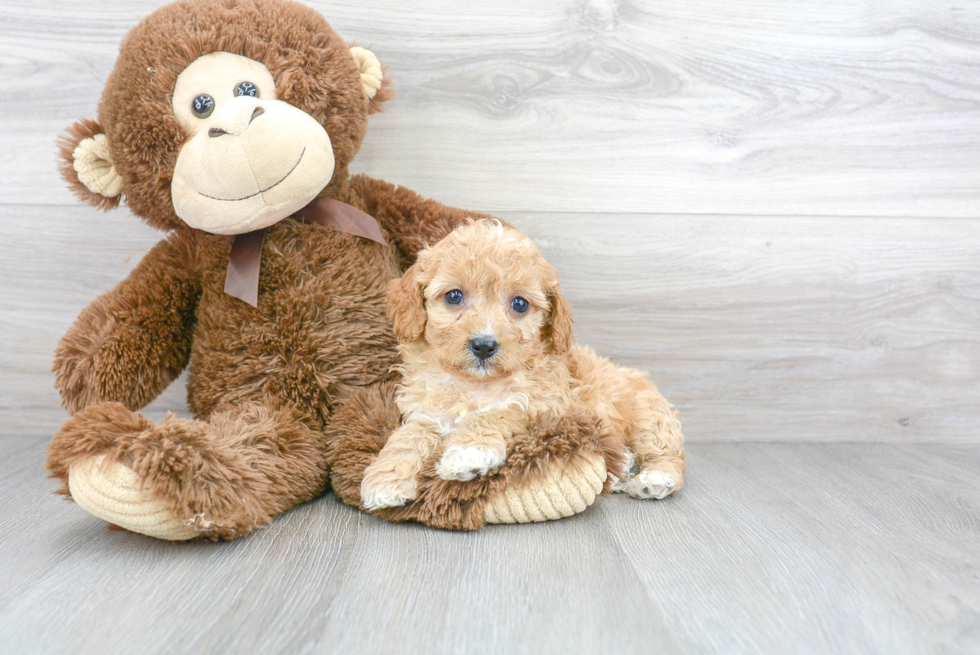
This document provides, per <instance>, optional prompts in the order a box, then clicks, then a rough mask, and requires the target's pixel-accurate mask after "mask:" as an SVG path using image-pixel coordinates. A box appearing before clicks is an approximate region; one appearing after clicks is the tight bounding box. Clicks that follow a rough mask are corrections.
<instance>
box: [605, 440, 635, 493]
mask: <svg viewBox="0 0 980 655" xmlns="http://www.w3.org/2000/svg"><path fill="white" fill-rule="evenodd" d="M623 456H624V459H625V461H626V468H625V470H624V471H623V477H621V478H619V477H616V476H615V475H614V474H613V473H609V478H610V479H611V480H612V487H610V490H611V491H612V492H613V493H617V494H622V493H626V485H627V484H629V481H630V479H631V478H632V477H633V476H634V475H636V473H637V471H639V470H640V460H638V459H637V458H636V455H635V454H634V453H633V451H632V450H630V449H629V448H624V449H623Z"/></svg>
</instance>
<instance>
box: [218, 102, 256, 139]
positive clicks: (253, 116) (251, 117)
mask: <svg viewBox="0 0 980 655" xmlns="http://www.w3.org/2000/svg"><path fill="white" fill-rule="evenodd" d="M264 113H265V110H264V109H262V108H261V107H256V108H255V109H254V110H253V111H252V115H251V116H250V117H249V119H248V124H249V125H251V124H252V121H254V120H255V119H256V118H258V117H259V116H261V115H262V114H264ZM247 127H248V126H246V129H247ZM226 134H228V131H227V130H223V129H221V128H220V127H212V128H211V129H210V130H208V136H209V137H211V138H212V139H216V138H218V137H219V136H224V135H226Z"/></svg>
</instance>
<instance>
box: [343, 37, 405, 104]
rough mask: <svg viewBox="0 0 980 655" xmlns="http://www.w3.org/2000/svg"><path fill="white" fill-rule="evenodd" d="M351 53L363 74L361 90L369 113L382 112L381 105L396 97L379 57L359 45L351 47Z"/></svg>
mask: <svg viewBox="0 0 980 655" xmlns="http://www.w3.org/2000/svg"><path fill="white" fill-rule="evenodd" d="M350 53H351V55H352V56H353V57H354V63H356V64H357V70H358V71H359V72H360V74H361V88H362V89H363V90H364V97H365V99H366V100H367V101H368V113H369V114H373V113H375V112H379V111H381V109H382V107H381V103H383V102H385V101H387V100H391V99H392V98H394V97H395V90H394V89H393V88H392V86H391V79H390V78H388V77H386V76H385V72H384V70H383V69H382V67H381V62H380V61H379V60H378V57H377V56H376V55H375V54H374V53H373V52H371V51H370V50H368V49H367V48H362V47H361V46H359V45H355V46H351V49H350Z"/></svg>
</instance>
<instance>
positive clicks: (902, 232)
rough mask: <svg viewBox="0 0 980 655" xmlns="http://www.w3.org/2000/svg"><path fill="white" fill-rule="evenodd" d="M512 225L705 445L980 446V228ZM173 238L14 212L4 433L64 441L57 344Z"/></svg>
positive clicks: (1, 308)
mask: <svg viewBox="0 0 980 655" xmlns="http://www.w3.org/2000/svg"><path fill="white" fill-rule="evenodd" d="M503 216H504V218H506V219H507V220H509V221H511V222H513V223H514V224H515V225H518V226H519V227H522V228H524V229H525V230H526V231H527V232H528V234H529V235H530V236H531V237H532V238H533V239H535V241H536V242H537V243H538V244H539V246H540V247H541V248H542V250H543V251H544V253H545V254H546V256H547V257H548V258H549V259H550V261H551V262H552V263H554V264H555V265H556V266H557V267H558V269H559V271H560V272H561V274H562V280H563V282H562V285H563V289H564V292H565V293H566V295H568V297H569V298H570V299H571V300H572V304H573V308H574V314H575V319H576V332H577V337H578V340H579V342H580V343H584V344H588V345H591V346H593V347H594V348H596V349H597V350H598V351H599V352H600V353H601V354H603V355H606V356H609V357H611V358H612V359H613V360H614V361H617V362H619V363H621V364H624V365H629V366H634V367H639V368H643V369H646V370H649V371H651V373H652V378H653V380H654V381H655V382H656V383H657V384H658V385H659V386H660V388H661V390H662V391H663V392H664V394H665V395H666V396H667V398H669V399H670V400H671V401H672V402H674V403H675V404H676V405H677V407H678V408H679V409H680V410H681V413H682V416H683V418H684V420H685V433H686V434H687V436H688V438H689V439H690V440H694V441H698V440H738V441H785V440H791V441H807V440H822V441H826V440H832V441H902V442H910V441H934V442H954V441H955V442H971V443H977V442H978V441H980V404H978V403H977V398H978V397H980V368H978V362H980V270H978V268H977V262H978V261H980V221H972V220H959V219H949V220H940V219H861V218H855V217H846V218H825V219H812V218H803V217H740V216H625V215H620V216H604V215H590V214H538V213H522V214H504V215H503ZM42 223H43V224H45V226H46V227H45V229H44V230H43V231H39V230H38V229H37V228H36V226H37V225H39V224H42ZM159 238H160V233H158V232H155V231H153V230H149V229H147V228H145V227H143V226H142V225H141V224H140V223H139V221H138V220H136V219H135V218H133V217H132V216H131V215H129V214H128V212H126V211H122V210H120V211H117V212H112V213H109V214H100V213H97V212H94V211H92V210H90V209H87V208H84V207H38V206H17V207H12V206H9V205H7V206H2V205H0V367H2V369H3V371H4V376H2V377H0V412H2V413H3V416H4V418H3V420H4V421H7V425H9V426H11V427H12V428H13V427H17V426H19V427H22V428H24V429H30V428H31V427H32V426H37V425H44V426H45V428H46V429H48V430H55V429H57V427H58V425H60V423H61V422H62V421H63V420H64V417H65V415H64V412H63V411H61V410H60V409H58V406H59V404H60V403H59V399H58V396H57V393H56V391H55V390H54V389H53V378H52V376H51V374H50V373H49V370H50V366H51V359H52V353H53V351H54V348H55V346H56V344H57V341H58V339H59V338H60V337H61V335H62V334H63V333H64V332H65V330H67V329H68V327H69V326H70V325H71V323H72V321H73V320H74V319H75V317H76V316H77V314H78V313H79V312H80V311H81V309H82V308H83V307H85V306H86V305H87V304H88V303H89V302H91V301H92V299H94V298H95V297H96V296H97V295H98V294H99V293H101V292H102V291H104V290H106V289H109V288H111V287H112V286H113V285H114V284H115V283H116V282H118V281H119V280H121V279H122V278H123V277H125V275H126V273H127V272H128V270H129V269H130V268H131V267H132V266H133V265H135V263H136V262H137V261H138V260H139V258H140V257H141V256H142V254H143V253H144V252H146V250H147V249H148V248H149V247H151V246H152V245H153V243H155V242H156V240H157V239H159ZM26 253H30V255H29V256H27V255H26ZM183 393H184V390H183V386H182V382H178V383H177V384H175V385H173V386H172V387H171V388H170V389H169V390H168V391H167V392H166V394H165V396H164V397H163V398H161V399H160V400H158V401H157V402H156V403H155V404H154V406H153V407H152V408H151V409H150V412H149V413H150V415H151V416H153V417H159V416H162V415H163V413H164V412H165V411H166V410H176V411H179V412H186V405H185V403H184V400H183Z"/></svg>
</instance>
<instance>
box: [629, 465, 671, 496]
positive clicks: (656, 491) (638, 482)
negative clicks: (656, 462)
mask: <svg viewBox="0 0 980 655" xmlns="http://www.w3.org/2000/svg"><path fill="white" fill-rule="evenodd" d="M676 486H677V479H676V478H674V476H673V475H671V474H670V473H663V472H662V471H658V470H657V469H644V470H642V471H640V472H639V473H637V474H636V475H635V476H633V477H632V478H630V479H629V481H628V482H627V483H626V493H628V494H629V495H630V496H633V498H640V499H642V500H646V499H648V498H655V499H657V500H660V499H661V498H666V497H667V496H668V495H670V493H671V492H672V491H673V490H674V487H676Z"/></svg>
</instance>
